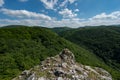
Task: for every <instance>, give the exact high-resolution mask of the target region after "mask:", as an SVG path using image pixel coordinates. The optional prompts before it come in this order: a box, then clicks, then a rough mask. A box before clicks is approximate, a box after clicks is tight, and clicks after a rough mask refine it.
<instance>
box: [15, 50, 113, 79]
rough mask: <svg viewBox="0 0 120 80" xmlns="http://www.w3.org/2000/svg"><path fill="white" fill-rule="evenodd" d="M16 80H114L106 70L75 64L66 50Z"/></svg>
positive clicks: (71, 54) (26, 71) (72, 56)
mask: <svg viewBox="0 0 120 80" xmlns="http://www.w3.org/2000/svg"><path fill="white" fill-rule="evenodd" d="M14 80H112V77H111V75H110V74H109V73H108V72H107V71H106V70H104V69H102V68H98V67H90V66H86V65H82V64H78V63H77V62H75V57H74V54H73V53H72V52H71V51H69V50H68V49H64V50H63V51H61V52H60V54H59V55H56V56H55V57H49V58H47V59H46V60H45V61H43V62H42V63H41V65H38V66H35V67H34V68H32V69H30V70H25V71H23V72H22V74H21V75H20V76H19V77H16V78H14Z"/></svg>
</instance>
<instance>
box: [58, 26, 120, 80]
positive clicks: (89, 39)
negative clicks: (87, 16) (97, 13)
mask: <svg viewBox="0 0 120 80" xmlns="http://www.w3.org/2000/svg"><path fill="white" fill-rule="evenodd" d="M60 35H61V36H62V37H64V38H66V39H67V40H70V41H71V42H74V43H76V44H78V45H79V46H82V47H84V48H86V49H88V50H89V51H92V52H93V53H95V54H96V55H97V56H98V57H99V58H101V59H102V60H103V61H104V62H105V63H106V64H107V65H109V66H110V67H111V68H113V69H115V70H113V69H107V70H108V71H109V72H111V74H112V75H113V77H114V78H115V80H120V27H114V26H99V27H84V28H78V29H72V30H68V31H62V32H61V33H60Z"/></svg>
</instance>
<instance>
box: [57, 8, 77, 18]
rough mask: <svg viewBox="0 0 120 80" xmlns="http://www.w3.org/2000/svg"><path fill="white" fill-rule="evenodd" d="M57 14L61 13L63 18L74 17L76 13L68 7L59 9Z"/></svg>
mask: <svg viewBox="0 0 120 80" xmlns="http://www.w3.org/2000/svg"><path fill="white" fill-rule="evenodd" d="M59 14H61V15H62V16H63V18H74V17H76V16H77V14H76V13H74V12H72V10H69V9H68V8H66V9H63V10H62V11H59Z"/></svg>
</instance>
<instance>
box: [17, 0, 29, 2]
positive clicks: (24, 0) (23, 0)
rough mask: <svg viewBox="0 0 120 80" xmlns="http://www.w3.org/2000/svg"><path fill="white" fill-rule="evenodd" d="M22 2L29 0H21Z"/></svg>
mask: <svg viewBox="0 0 120 80" xmlns="http://www.w3.org/2000/svg"><path fill="white" fill-rule="evenodd" d="M19 1H20V2H27V1H28V0H19Z"/></svg>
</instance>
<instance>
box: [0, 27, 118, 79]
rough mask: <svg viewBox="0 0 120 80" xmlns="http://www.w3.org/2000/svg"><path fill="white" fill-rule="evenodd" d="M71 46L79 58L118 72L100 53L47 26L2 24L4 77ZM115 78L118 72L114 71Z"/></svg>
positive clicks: (0, 50) (1, 73)
mask: <svg viewBox="0 0 120 80" xmlns="http://www.w3.org/2000/svg"><path fill="white" fill-rule="evenodd" d="M64 48H68V49H70V50H71V51H72V52H73V53H74V54H75V58H76V61H77V62H79V63H82V64H85V65H90V66H96V67H102V68H104V69H106V70H108V71H109V72H110V73H114V74H116V73H117V72H116V71H114V69H112V68H110V67H109V66H107V65H105V64H104V62H102V61H101V60H100V59H99V58H98V57H97V56H96V55H94V54H93V53H91V52H89V51H88V50H86V49H84V48H82V47H79V46H77V45H76V44H74V43H71V42H69V41H68V40H65V39H63V38H61V37H60V36H58V35H57V34H56V33H54V32H52V31H50V30H49V29H47V28H42V27H41V28H40V27H27V26H20V27H19V26H17V27H16V26H14V27H3V28H0V80H10V79H12V78H13V77H15V76H17V75H19V74H20V73H21V72H22V71H24V70H26V69H30V68H32V67H33V66H35V65H38V64H40V62H41V61H43V60H44V59H46V58H47V57H51V56H55V55H57V54H58V53H59V52H60V51H61V50H62V49H64ZM113 77H114V78H116V79H117V78H118V77H116V75H113Z"/></svg>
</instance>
